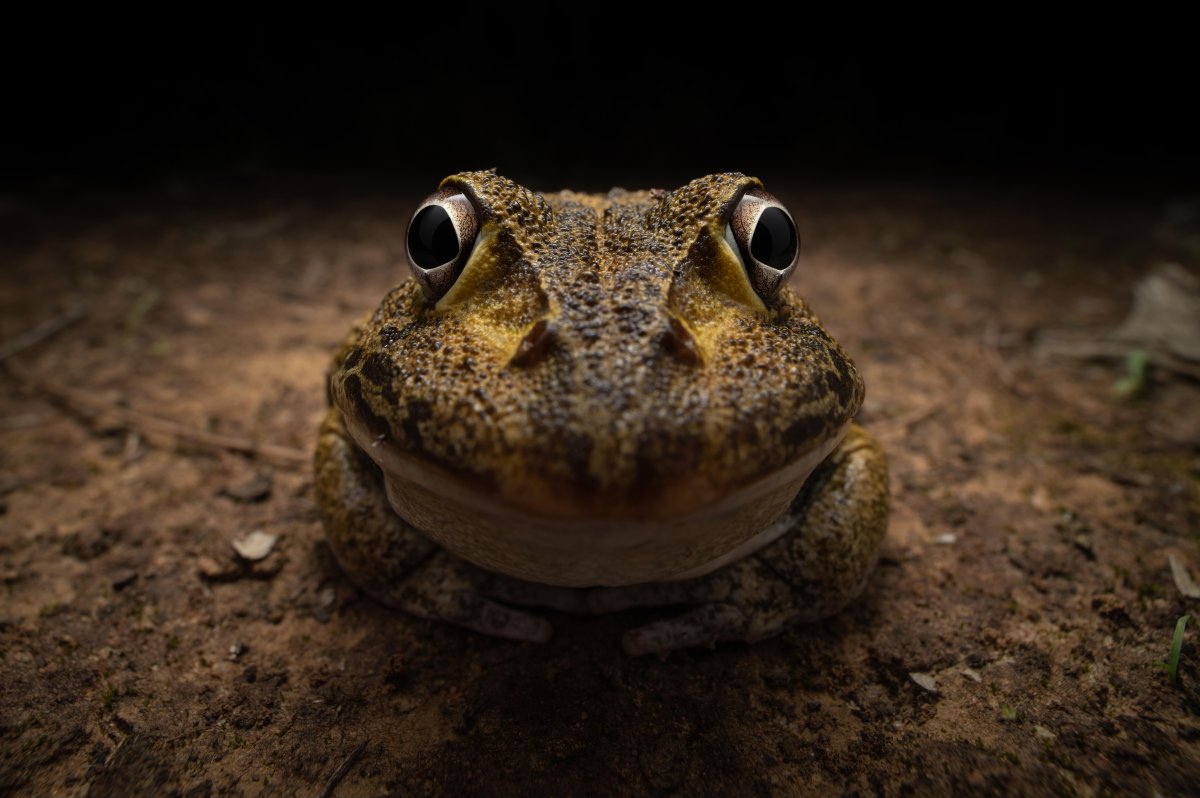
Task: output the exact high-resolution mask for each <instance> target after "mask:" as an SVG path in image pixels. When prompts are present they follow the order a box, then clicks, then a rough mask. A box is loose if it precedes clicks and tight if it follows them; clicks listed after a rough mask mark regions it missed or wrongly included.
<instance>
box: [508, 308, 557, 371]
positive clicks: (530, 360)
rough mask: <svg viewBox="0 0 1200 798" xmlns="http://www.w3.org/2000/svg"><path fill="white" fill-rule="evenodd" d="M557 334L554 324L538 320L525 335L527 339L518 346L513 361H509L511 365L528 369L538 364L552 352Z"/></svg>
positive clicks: (522, 340) (523, 339)
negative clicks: (552, 345)
mask: <svg viewBox="0 0 1200 798" xmlns="http://www.w3.org/2000/svg"><path fill="white" fill-rule="evenodd" d="M557 332H558V331H557V330H555V328H554V325H553V324H551V323H550V322H548V321H546V320H545V319H538V321H537V322H536V323H535V324H534V325H533V326H532V327H530V328H529V332H527V333H525V337H524V338H522V339H521V343H519V344H517V351H516V352H514V353H513V356H512V359H511V360H509V361H508V362H509V365H512V366H520V367H528V366H532V365H533V364H535V363H537V362H538V361H539V360H541V359H542V358H543V357H544V356H545V354H546V353H547V352H548V351H549V350H550V346H551V344H553V343H554V339H555V337H556V335H557Z"/></svg>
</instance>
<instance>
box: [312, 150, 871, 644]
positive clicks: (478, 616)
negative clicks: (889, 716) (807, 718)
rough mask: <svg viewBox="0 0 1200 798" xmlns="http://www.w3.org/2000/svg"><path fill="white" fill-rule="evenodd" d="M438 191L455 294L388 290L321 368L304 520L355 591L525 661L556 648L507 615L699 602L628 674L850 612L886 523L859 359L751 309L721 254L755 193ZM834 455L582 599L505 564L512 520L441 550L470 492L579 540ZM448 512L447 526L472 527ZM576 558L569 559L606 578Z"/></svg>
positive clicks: (510, 560) (632, 638)
mask: <svg viewBox="0 0 1200 798" xmlns="http://www.w3.org/2000/svg"><path fill="white" fill-rule="evenodd" d="M442 185H443V187H450V188H453V189H456V190H459V191H462V192H464V193H465V194H466V195H467V196H468V197H469V198H470V199H471V200H472V202H473V204H474V206H475V207H476V209H477V210H478V212H479V214H480V222H481V232H480V237H479V244H478V245H477V246H476V249H475V251H474V252H473V254H472V256H471V259H470V261H469V262H468V264H467V266H466V268H465V270H464V271H463V273H462V275H461V276H460V277H459V278H458V280H457V282H456V283H455V284H454V285H453V287H452V288H450V290H449V292H448V293H447V294H446V295H445V296H443V297H442V298H440V299H439V300H438V301H437V302H433V303H431V302H429V301H427V300H426V298H425V296H424V295H423V294H422V293H421V291H420V290H419V289H418V287H417V285H416V284H415V283H414V282H413V281H412V280H409V281H406V282H405V283H403V284H401V285H400V286H399V287H398V288H396V289H395V290H393V291H392V292H391V293H390V294H389V295H388V296H387V297H385V298H384V300H383V302H382V304H381V305H380V307H379V309H378V310H376V311H375V312H374V313H373V314H372V315H371V316H370V317H368V318H367V319H365V320H364V321H363V322H362V323H361V324H360V325H359V326H358V327H356V328H355V329H354V330H353V331H352V332H351V334H350V336H349V337H348V338H347V340H346V342H345V344H344V345H343V346H342V348H341V349H340V350H339V352H338V353H337V354H336V356H335V358H334V363H333V366H332V368H331V371H330V377H329V389H330V398H331V407H330V410H329V412H328V414H327V416H326V419H325V422H324V423H323V425H322V429H321V436H320V441H319V444H318V449H317V455H316V487H317V498H318V503H319V505H320V507H321V510H322V514H323V517H324V520H325V524H326V528H327V530H328V532H329V538H330V543H331V545H332V547H333V549H334V552H335V554H336V555H337V557H338V559H339V562H340V563H341V564H342V566H343V567H344V568H345V570H346V571H347V573H348V574H349V575H350V577H351V578H352V579H354V580H355V581H356V582H357V583H359V584H360V585H362V586H363V587H364V588H365V589H366V590H368V591H369V592H370V593H371V594H372V595H374V596H376V597H378V598H380V599H381V600H383V601H384V602H386V603H389V604H391V605H394V606H398V607H400V608H402V609H404V610H406V611H409V612H412V613H414V614H417V615H420V616H422V617H428V618H437V619H441V620H445V621H448V622H451V623H457V624H460V625H463V626H467V627H470V628H473V629H477V630H479V631H482V632H485V633H488V634H494V635H498V636H503V637H509V638H513V639H521V640H544V639H546V638H548V637H549V634H550V627H549V625H548V623H547V622H546V621H545V620H543V619H541V618H536V617H534V616H532V615H529V614H527V613H525V612H522V611H520V610H516V609H513V608H511V607H509V606H507V604H533V605H540V606H548V607H552V608H556V609H561V610H567V611H580V612H585V611H609V610H615V609H620V608H623V607H627V606H632V605H635V604H692V605H697V606H696V608H695V609H693V610H692V611H691V612H689V613H688V614H685V615H683V616H681V617H678V618H674V619H670V620H667V621H662V622H659V623H657V624H652V625H651V626H648V627H644V628H642V629H637V630H633V631H631V632H630V633H628V634H627V635H626V638H625V648H626V650H627V651H629V652H630V653H645V652H651V651H665V650H668V649H672V648H679V647H684V646H691V645H698V644H703V643H711V642H714V641H716V640H734V639H736V640H757V639H760V638H763V637H767V636H769V635H771V634H774V633H776V632H778V631H780V630H781V629H782V628H784V627H785V626H786V625H787V624H789V623H793V622H806V621H812V620H817V619H819V618H822V617H825V616H827V615H829V614H831V613H833V612H836V611H837V610H838V609H840V608H841V607H842V606H843V605H844V604H845V603H846V602H848V601H849V600H850V599H851V598H853V597H854V596H855V595H857V594H858V593H859V592H860V591H861V589H862V587H863V585H864V583H865V580H866V577H867V576H868V574H869V572H870V570H871V568H872V566H873V564H874V561H875V558H876V553H877V550H878V547H879V543H880V541H881V540H882V537H883V535H884V532H885V530H886V526H887V515H888V504H887V471H886V465H885V461H884V457H883V454H882V452H881V451H880V449H879V447H878V445H877V444H876V443H875V442H874V441H873V439H871V438H870V437H869V436H868V435H867V433H865V432H864V431H863V430H861V429H860V428H858V427H857V426H854V425H852V424H851V423H850V422H851V419H852V417H853V415H854V414H855V413H856V412H857V410H858V408H859V406H860V405H861V403H862V398H863V385H862V381H861V378H860V377H859V374H858V371H857V369H856V368H855V366H854V364H853V363H852V361H851V360H850V359H849V357H848V356H847V355H846V354H845V352H843V350H842V349H841V347H840V346H839V345H838V344H837V343H836V342H835V341H833V339H832V338H831V337H830V336H829V335H828V334H827V333H826V332H825V330H824V329H823V328H822V327H821V326H820V323H819V322H818V320H817V319H816V317H815V316H814V315H813V314H812V313H811V312H810V311H809V309H808V307H807V306H806V305H805V304H804V303H803V301H801V300H800V299H799V298H798V297H796V296H795V295H794V294H793V293H792V292H791V291H790V290H789V289H788V288H784V289H783V290H782V291H781V292H780V293H779V294H778V295H777V296H774V297H759V296H758V295H756V294H755V293H754V290H753V288H752V287H751V285H750V282H749V281H748V280H747V278H746V275H745V272H744V268H743V267H742V265H741V262H740V260H739V259H738V257H737V256H736V255H735V254H734V253H733V252H732V250H731V249H730V248H729V247H728V246H727V245H726V244H725V242H724V231H725V224H726V220H727V217H728V213H729V211H730V209H731V208H732V206H733V205H734V204H735V203H736V202H737V201H738V199H740V197H741V196H742V194H743V193H744V192H745V191H746V190H748V189H751V188H760V187H761V185H760V183H759V182H758V181H757V180H756V179H754V178H749V177H746V176H743V175H740V174H736V173H730V174H718V175H711V176H708V177H704V178H701V179H699V180H695V181H693V182H691V183H689V184H688V185H686V186H684V187H683V188H681V189H678V190H676V191H672V192H662V191H642V192H625V191H621V190H614V191H613V192H610V193H609V194H608V195H607V196H604V195H582V194H575V193H572V192H561V193H559V194H556V195H546V196H543V195H540V194H537V193H534V192H531V191H529V190H527V189H525V188H523V187H521V186H519V185H517V184H515V183H513V182H512V181H509V180H507V179H505V178H503V177H500V176H498V175H495V174H494V173H492V172H470V173H463V174H458V175H454V176H452V177H450V178H447V179H446V180H445V181H443V184H442ZM347 419H349V420H351V422H352V423H351V424H350V427H351V431H352V432H355V431H356V432H357V436H352V435H351V434H350V432H348V429H347V424H346V420H347ZM847 430H848V431H847ZM843 434H844V435H845V437H844V438H842V439H841V442H840V443H838V442H837V441H838V437H839V436H841V435H843ZM356 437H357V440H356ZM834 446H836V448H833V451H832V453H831V454H830V455H829V456H828V457H827V458H826V459H825V460H824V462H822V463H821V464H820V465H819V466H818V467H817V468H816V470H815V471H813V472H812V474H811V476H808V477H807V481H804V482H803V487H800V484H801V483H800V481H797V482H795V484H791V483H789V484H787V485H785V486H784V487H781V488H778V489H777V490H775V493H776V494H778V496H776V497H774V498H771V499H770V501H771V502H773V504H772V505H771V506H770V507H764V509H763V513H762V514H761V517H760V515H755V514H754V510H755V508H754V507H746V508H742V509H739V510H737V512H735V513H734V514H733V515H732V516H730V518H731V519H732V520H730V521H729V522H728V523H726V522H725V521H724V520H722V521H721V522H719V523H714V525H713V528H712V529H711V530H710V529H707V528H705V529H704V530H703V534H702V535H700V537H698V538H697V540H696V541H694V542H693V541H690V540H689V541H688V542H687V545H684V546H675V547H674V548H672V545H671V544H672V543H673V542H675V541H672V540H650V541H643V542H641V543H639V544H638V545H637V546H636V547H634V548H633V549H631V550H630V551H629V552H627V553H620V554H619V556H617V557H615V558H614V559H613V560H612V561H611V562H607V563H604V564H603V565H602V566H597V568H598V570H596V571H595V573H597V574H600V576H599V577H597V578H596V579H595V580H594V581H592V582H588V583H585V584H578V583H577V581H572V578H567V577H562V578H560V577H561V574H562V573H564V571H563V567H564V562H563V561H562V560H561V559H559V560H555V559H554V556H555V554H554V552H550V554H548V555H547V554H544V553H543V552H540V551H533V550H532V547H530V546H529V545H528V544H527V543H519V542H518V538H517V537H516V532H517V531H519V530H521V529H523V528H524V525H525V520H521V521H519V522H514V526H513V528H512V530H509V529H506V528H505V527H504V525H503V524H500V525H499V526H497V525H496V522H495V520H494V519H493V520H492V521H489V522H488V525H485V526H484V529H485V530H486V534H480V533H479V531H478V530H475V531H474V532H473V533H472V534H469V535H466V536H465V537H464V536H457V537H456V536H455V535H453V534H451V535H448V536H447V535H444V534H443V533H444V532H445V530H443V529H441V528H439V527H440V525H441V524H440V523H439V521H440V520H441V516H440V515H438V514H439V513H440V512H442V511H441V510H440V509H438V508H442V507H448V508H456V507H457V504H456V498H457V497H461V496H466V495H467V494H470V495H473V496H481V497H484V498H485V499H486V501H488V502H491V503H494V505H495V506H498V507H501V508H511V512H512V514H513V516H514V518H517V519H530V518H533V519H537V520H538V523H539V524H540V523H542V522H543V521H544V522H545V526H546V528H547V529H549V530H550V532H551V538H553V534H556V533H555V530H556V529H557V527H556V526H555V525H556V524H561V527H562V530H563V531H562V532H561V534H559V538H558V541H561V540H562V538H563V536H568V535H572V534H574V535H576V536H579V535H580V533H579V532H578V529H579V528H580V527H577V526H572V523H573V522H576V521H579V520H580V519H584V520H589V521H590V520H597V519H598V520H601V521H603V522H605V523H606V524H607V525H609V526H611V527H612V528H616V529H619V528H620V527H621V525H622V524H630V525H634V524H637V523H640V522H647V521H650V522H653V521H657V520H662V521H663V522H664V523H666V524H668V525H669V522H670V520H671V519H673V518H680V517H690V516H688V515H687V514H688V513H695V512H697V508H699V509H700V510H701V511H703V509H704V508H707V507H718V506H721V505H722V502H726V503H727V502H728V501H729V500H730V499H729V497H731V496H736V495H743V494H740V493H739V491H750V490H753V489H754V488H753V486H755V485H761V484H766V483H768V482H770V481H771V479H772V478H773V475H778V474H780V473H784V472H789V467H790V466H794V465H795V464H797V463H800V462H804V461H805V460H806V458H807V459H809V460H814V461H815V459H816V458H817V457H819V456H820V455H821V454H822V453H823V452H824V451H828V450H829V448H830V447H834ZM385 450H386V451H388V452H391V453H392V455H390V456H393V457H395V458H399V459H400V460H403V462H405V463H414V464H416V466H417V467H419V468H420V469H422V473H426V472H428V473H431V474H437V475H439V479H441V480H442V482H439V485H443V484H444V486H445V487H444V489H441V488H439V489H437V490H435V491H434V492H433V493H432V494H429V495H424V494H423V498H421V500H420V501H416V502H415V503H414V502H409V501H408V500H406V499H405V498H403V497H402V496H401V495H400V494H404V493H405V491H408V490H410V488H409V482H410V481H409V480H407V479H405V477H404V475H403V474H402V473H400V471H402V470H403V469H400V470H397V469H396V468H394V467H393V466H392V465H390V464H394V463H395V462H396V460H389V459H387V457H386V456H383V455H382V454H381V452H383V451H385ZM380 464H382V465H383V466H384V468H382V469H381V468H380ZM805 475H806V473H805V474H801V475H800V477H799V480H803V479H804V476H805ZM385 480H386V481H387V482H388V484H389V487H390V488H391V496H390V498H391V502H390V503H389V496H388V495H387V493H386V492H385V490H384V481H385ZM780 491H785V492H783V493H781V492H780ZM425 493H426V494H428V491H426V492H425ZM422 502H424V503H422ZM422 508H424V509H422ZM429 508H433V509H429ZM397 509H403V510H404V511H405V513H404V514H405V515H407V516H409V517H408V520H405V518H402V517H401V514H398V513H397V512H396V510H397ZM446 512H447V515H446V516H445V521H444V523H445V524H446V525H451V526H452V525H454V524H459V525H463V524H466V523H467V522H465V521H463V519H462V515H463V514H464V513H467V514H469V513H470V510H461V511H458V510H456V512H457V515H456V514H455V513H452V512H450V511H449V510H447V511H446ZM781 515H782V517H783V518H784V519H785V521H783V522H779V523H786V524H788V525H790V527H791V529H790V531H789V532H787V533H786V534H783V536H782V537H779V538H778V539H776V540H774V542H770V543H768V544H766V546H765V547H763V548H760V549H758V550H757V551H754V552H752V553H749V554H747V555H746V556H743V557H741V558H740V559H738V560H737V561H735V562H732V563H730V564H727V565H724V566H723V567H720V568H718V569H717V570H715V571H713V572H712V573H708V574H706V575H703V576H697V577H694V578H684V579H681V580H678V581H651V582H648V583H646V582H644V581H643V580H642V579H641V578H640V577H642V576H644V575H645V574H681V575H685V576H686V574H687V572H689V570H690V569H691V568H692V567H694V566H695V565H696V564H697V563H702V562H709V561H711V560H713V558H714V555H715V556H721V555H725V554H727V553H729V552H731V551H733V550H734V549H736V548H737V546H738V545H739V544H744V543H746V541H747V540H748V539H749V538H751V537H752V536H753V535H754V534H757V532H758V531H761V529H762V528H764V527H765V526H768V525H770V524H771V523H773V522H777V519H779V518H780V517H781ZM467 525H469V524H467ZM665 528H669V526H664V529H665ZM686 528H690V526H687V527H686ZM431 537H433V538H436V539H437V540H439V541H441V542H442V543H443V544H444V545H447V546H450V547H451V548H453V549H454V550H455V554H451V553H450V552H448V551H447V550H446V549H445V548H443V547H442V546H440V545H438V544H437V543H435V542H434V541H433V540H431ZM660 537H662V535H660ZM558 541H556V540H553V539H551V543H552V544H553V543H557V542H558ZM593 542H594V541H591V540H585V539H575V540H567V541H566V544H567V545H568V547H574V548H575V549H576V550H577V551H578V552H579V557H581V558H584V557H596V558H601V557H603V556H607V555H606V554H605V553H604V552H592V550H591V549H589V544H591V543H593ZM659 543H661V544H662V545H661V546H658V545H657V544H659ZM522 545H524V546H525V547H526V548H525V549H524V550H523V549H522ZM456 555H457V556H456ZM468 560H470V561H471V562H468ZM664 560H667V562H664ZM472 563H474V564H472ZM478 566H484V567H482V568H481V567H478ZM568 570H569V568H568ZM497 571H499V572H502V573H496V572H497ZM588 573H591V572H590V571H589V572H588ZM505 574H507V575H505ZM514 575H515V576H523V577H526V578H524V579H516V578H514ZM578 578H579V577H574V579H576V580H577V579H578ZM666 578H670V577H666ZM546 583H549V584H546ZM588 584H604V585H619V586H618V587H607V588H606V587H599V588H593V589H590V590H588V589H582V588H587V587H588ZM555 585H558V586H555ZM564 585H569V586H564ZM576 588H579V589H576ZM497 599H498V600H499V601H497ZM500 602H505V603H500Z"/></svg>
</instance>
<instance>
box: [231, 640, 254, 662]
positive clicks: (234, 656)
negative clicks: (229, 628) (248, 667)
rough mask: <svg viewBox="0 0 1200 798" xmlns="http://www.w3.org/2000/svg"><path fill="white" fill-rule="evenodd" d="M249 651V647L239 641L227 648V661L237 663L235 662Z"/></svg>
mask: <svg viewBox="0 0 1200 798" xmlns="http://www.w3.org/2000/svg"><path fill="white" fill-rule="evenodd" d="M249 650H250V647H249V646H248V645H246V644H245V643H243V642H241V641H240V640H239V641H238V642H236V643H234V644H232V645H231V646H229V661H230V662H237V660H238V659H239V658H240V657H241V656H242V655H243V654H245V653H246V652H247V651H249Z"/></svg>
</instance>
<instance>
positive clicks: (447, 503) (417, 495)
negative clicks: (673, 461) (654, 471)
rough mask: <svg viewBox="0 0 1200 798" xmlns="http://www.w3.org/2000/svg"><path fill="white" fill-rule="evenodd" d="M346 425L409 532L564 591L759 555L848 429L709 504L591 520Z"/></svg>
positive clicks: (665, 576)
mask: <svg viewBox="0 0 1200 798" xmlns="http://www.w3.org/2000/svg"><path fill="white" fill-rule="evenodd" d="M346 425H347V428H348V429H349V431H350V434H351V436H352V437H353V438H354V439H355V441H356V442H358V444H359V446H360V447H362V449H363V451H365V452H366V453H367V454H368V456H370V458H371V459H372V460H374V461H375V463H376V464H377V465H378V466H379V467H380V469H381V470H382V471H383V474H384V481H385V484H386V487H387V497H388V501H389V502H390V503H391V505H392V508H393V509H394V510H395V511H396V512H397V513H398V514H399V515H400V517H401V518H403V519H404V520H405V521H407V522H408V523H409V524H411V525H412V526H414V527H416V528H417V529H418V530H420V531H421V532H423V533H424V534H426V535H428V536H429V537H430V538H432V539H433V540H435V541H437V542H438V543H439V544H440V545H442V546H443V547H445V548H446V549H448V550H449V551H451V552H452V553H454V554H456V555H458V556H459V557H462V558H463V559H465V560H468V561H470V562H472V563H474V564H476V565H478V566H480V567H481V568H486V569H487V570H489V571H495V572H498V573H502V574H507V575H509V576H512V577H516V578H518V579H525V580H529V581H533V582H541V583H544V584H552V585H562V586H568V587H589V586H596V585H603V586H620V585H631V584H641V583H645V582H661V581H668V580H674V579H688V578H691V577H695V576H701V575H703V574H706V573H708V572H709V571H713V570H715V569H717V568H720V567H721V566H723V565H726V564H728V563H730V562H734V561H735V560H738V559H741V558H742V557H745V556H747V555H749V554H751V553H753V552H754V551H756V550H758V549H760V548H762V547H763V546H766V545H767V544H768V543H770V542H771V541H773V540H775V539H777V538H779V537H780V536H782V535H783V534H785V533H786V532H787V531H788V530H789V529H791V528H792V526H794V524H795V521H796V519H794V518H792V517H791V516H790V513H789V512H788V509H789V507H790V506H791V504H792V500H793V499H794V498H795V497H796V495H797V493H799V491H800V488H801V486H802V485H803V484H804V481H805V480H806V479H808V477H809V475H810V474H811V473H812V471H813V469H814V468H816V466H817V465H818V464H819V463H820V462H821V461H822V460H824V459H825V457H826V456H828V455H829V453H830V452H831V451H833V449H834V447H836V446H837V444H838V443H839V442H840V441H841V439H842V437H843V436H844V435H845V432H846V429H848V428H849V423H847V424H846V425H845V426H843V427H842V428H841V429H840V430H838V432H837V433H836V434H835V435H833V436H831V437H829V438H826V439H823V440H820V441H817V442H816V443H815V445H814V446H813V447H812V448H810V449H809V451H808V452H807V453H805V454H804V455H802V456H801V457H799V458H797V459H796V460H793V461H792V462H791V463H789V464H787V465H786V466H784V467H783V468H780V469H778V470H776V471H774V472H772V473H770V474H767V475H765V476H762V477H760V478H759V479H757V480H755V481H753V482H751V483H749V484H747V485H744V486H742V487H740V488H738V489H737V490H735V491H733V492H730V493H727V494H725V495H723V496H721V497H719V498H717V499H716V500H713V501H707V502H687V501H680V500H679V499H678V498H677V499H676V500H674V501H672V502H670V503H669V509H668V510H667V511H666V512H658V511H656V512H645V513H636V512H635V513H619V514H606V515H605V516H598V515H597V514H595V513H594V512H588V511H580V513H578V514H576V515H572V514H570V513H566V514H564V513H562V512H561V511H556V512H552V513H539V512H537V511H536V510H535V509H534V508H531V507H527V506H526V507H522V506H516V505H514V504H512V503H511V502H507V501H504V500H503V499H502V498H500V497H499V496H497V495H496V493H495V492H494V491H489V490H487V489H486V488H485V487H483V486H480V485H478V484H473V483H472V482H471V481H469V480H467V479H464V478H462V477H460V476H457V475H454V474H451V473H449V472H447V471H445V470H444V469H441V468H439V467H437V466H436V465H433V464H431V463H429V462H428V461H427V460H421V459H418V458H415V457H413V456H412V455H410V454H407V453H406V452H404V451H402V450H401V449H400V448H399V447H398V446H396V445H395V444H394V443H392V442H390V441H388V440H387V439H384V438H378V437H375V436H372V435H371V433H370V431H369V430H368V429H367V428H366V427H365V426H364V425H361V424H359V423H356V422H355V421H354V420H353V419H350V418H347V419H346ZM658 509H659V510H661V508H658ZM556 510H560V508H556Z"/></svg>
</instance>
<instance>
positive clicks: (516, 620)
mask: <svg viewBox="0 0 1200 798" xmlns="http://www.w3.org/2000/svg"><path fill="white" fill-rule="evenodd" d="M426 606H432V608H433V612H432V613H430V614H429V615H428V616H426V617H430V618H433V619H436V620H440V621H445V622H447V623H452V624H455V625H457V626H465V627H466V628H468V629H474V630H475V631H476V632H481V633H483V634H485V635H490V636H492V637H501V638H504V639H505V640H521V641H526V642H529V643H545V642H546V641H547V640H549V639H550V636H551V634H552V633H553V631H552V629H551V627H550V622H549V621H547V620H546V619H545V618H538V617H537V616H535V615H530V614H529V613H527V612H522V611H520V610H514V609H512V608H510V607H506V606H504V605H503V604H499V603H497V602H495V601H491V600H490V599H486V598H484V597H483V596H481V595H479V594H478V593H475V592H474V591H471V590H458V591H455V592H453V593H449V594H446V595H442V596H439V597H438V598H437V600H436V601H435V602H434V603H433V604H432V605H426ZM410 612H413V613H414V614H421V613H420V612H418V611H417V610H416V609H413V608H410Z"/></svg>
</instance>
